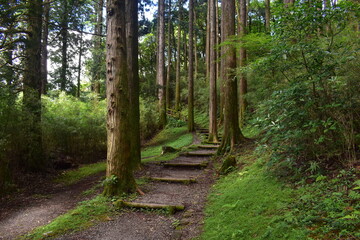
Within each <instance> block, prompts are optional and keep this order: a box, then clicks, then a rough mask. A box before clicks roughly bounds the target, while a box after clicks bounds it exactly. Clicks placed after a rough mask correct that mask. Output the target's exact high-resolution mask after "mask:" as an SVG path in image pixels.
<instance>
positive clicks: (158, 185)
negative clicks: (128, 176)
mask: <svg viewBox="0 0 360 240" xmlns="http://www.w3.org/2000/svg"><path fill="white" fill-rule="evenodd" d="M195 143H197V144H198V143H199V142H198V141H195ZM214 152H215V150H214V149H210V150H209V149H206V150H204V149H199V150H195V151H192V152H191V153H194V155H192V154H190V155H189V156H188V155H187V154H185V156H179V157H177V158H175V159H173V160H170V161H167V162H163V163H157V162H151V163H147V164H145V165H144V168H143V170H142V176H145V177H148V178H149V179H152V178H155V179H159V178H160V179H164V178H170V179H174V178H176V179H189V180H190V179H192V180H195V182H191V183H190V182H188V183H179V182H164V181H150V183H149V184H146V185H145V186H144V187H143V188H142V190H143V191H144V192H145V195H143V196H140V197H138V198H137V199H136V200H134V202H136V203H141V204H147V203H150V204H154V203H155V204H166V205H183V206H184V207H185V209H184V210H183V211H178V212H176V213H175V214H174V215H166V214H165V215H164V214H159V213H158V212H157V211H154V210H148V211H144V210H139V211H125V212H123V213H121V214H120V215H116V216H114V217H111V218H110V219H109V221H106V222H100V223H99V224H97V225H95V226H93V227H91V228H89V229H87V230H85V231H82V232H77V233H73V234H68V235H64V236H62V237H59V238H56V239H57V240H65V239H66V240H67V239H69V240H80V239H81V240H90V239H91V240H96V239H99V240H100V239H106V240H112V239H114V240H115V239H116V240H151V239H153V240H170V239H171V240H175V239H192V238H194V237H196V236H198V235H199V234H200V233H201V231H202V222H203V217H204V213H203V209H204V206H205V202H206V199H207V195H208V192H209V189H210V187H211V185H212V184H213V183H214V178H215V175H214V171H213V167H212V165H211V162H210V161H209V160H210V157H211V154H213V153H214ZM195 153H201V154H203V156H196V154H195ZM204 153H207V154H204ZM173 163H174V164H175V165H171V164H173ZM181 164H182V165H181ZM191 164H194V165H191Z"/></svg>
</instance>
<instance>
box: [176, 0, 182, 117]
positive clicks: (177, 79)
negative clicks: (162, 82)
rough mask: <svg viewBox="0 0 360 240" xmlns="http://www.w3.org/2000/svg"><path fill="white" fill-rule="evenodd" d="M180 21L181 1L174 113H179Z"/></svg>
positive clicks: (180, 17) (180, 12)
mask: <svg viewBox="0 0 360 240" xmlns="http://www.w3.org/2000/svg"><path fill="white" fill-rule="evenodd" d="M181 21H182V0H180V1H179V27H178V33H177V38H178V39H177V41H178V42H177V48H176V49H177V50H176V52H177V57H176V80H175V111H176V112H178V111H180V77H181V76H180V66H181V65H180V59H181V58H180V56H181V55H180V51H181Z"/></svg>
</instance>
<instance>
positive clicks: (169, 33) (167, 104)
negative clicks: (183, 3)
mask: <svg viewBox="0 0 360 240" xmlns="http://www.w3.org/2000/svg"><path fill="white" fill-rule="evenodd" d="M168 17H169V19H168V65H167V71H166V108H167V109H168V108H170V75H171V74H170V71H171V57H172V54H171V47H172V46H171V34H172V33H171V21H172V17H171V0H169V12H168Z"/></svg>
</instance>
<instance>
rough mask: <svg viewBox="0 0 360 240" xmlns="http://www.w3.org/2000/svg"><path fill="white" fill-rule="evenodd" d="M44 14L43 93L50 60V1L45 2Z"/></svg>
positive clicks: (42, 47) (44, 92) (45, 89)
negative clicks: (48, 48)
mask: <svg viewBox="0 0 360 240" xmlns="http://www.w3.org/2000/svg"><path fill="white" fill-rule="evenodd" d="M43 9H44V14H43V31H42V44H41V93H42V94H46V92H47V84H48V80H47V75H48V70H47V59H48V51H47V46H48V37H49V21H50V0H45V1H44V6H43Z"/></svg>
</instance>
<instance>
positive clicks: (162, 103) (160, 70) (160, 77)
mask: <svg viewBox="0 0 360 240" xmlns="http://www.w3.org/2000/svg"><path fill="white" fill-rule="evenodd" d="M164 15H165V0H159V20H158V22H159V28H158V39H159V41H158V55H157V56H158V57H157V70H156V81H157V84H158V88H159V89H158V99H159V113H160V119H159V120H160V122H159V123H160V126H161V127H162V128H163V127H165V125H166V99H165V98H166V95H165V87H166V86H165V18H164Z"/></svg>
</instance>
